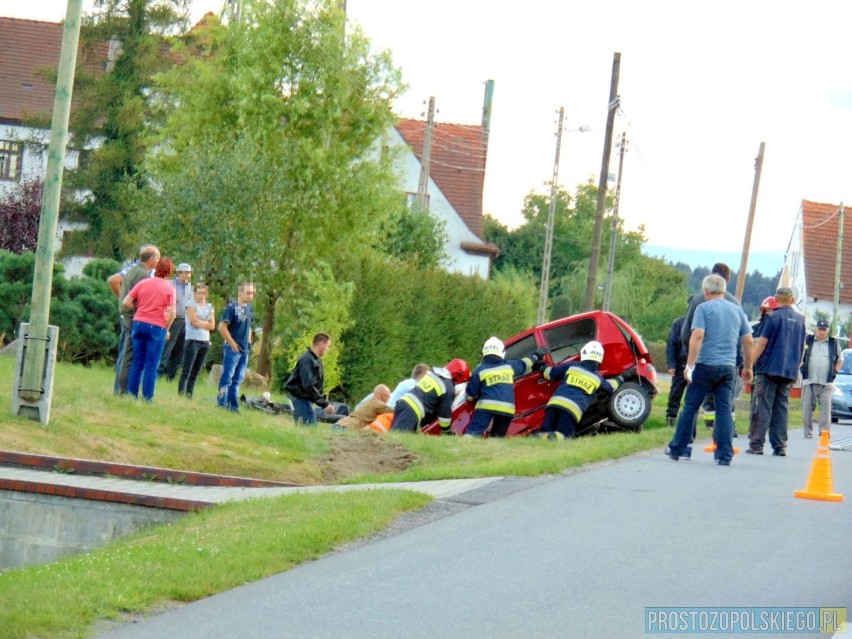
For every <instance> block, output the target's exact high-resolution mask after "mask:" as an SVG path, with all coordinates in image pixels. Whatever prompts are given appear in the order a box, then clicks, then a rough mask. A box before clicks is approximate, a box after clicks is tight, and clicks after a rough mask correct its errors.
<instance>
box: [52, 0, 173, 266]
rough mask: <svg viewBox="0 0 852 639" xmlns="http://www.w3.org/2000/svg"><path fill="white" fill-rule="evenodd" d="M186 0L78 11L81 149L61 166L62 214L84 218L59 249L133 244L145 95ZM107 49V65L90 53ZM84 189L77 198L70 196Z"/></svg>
mask: <svg viewBox="0 0 852 639" xmlns="http://www.w3.org/2000/svg"><path fill="white" fill-rule="evenodd" d="M189 4H190V0H97V1H96V3H95V7H96V12H95V13H93V14H91V15H88V16H86V17H85V19H84V21H83V24H82V28H81V33H80V41H81V45H82V47H83V55H81V56H80V59H79V62H78V67H77V72H76V75H77V81H76V82H75V98H76V102H77V104H79V107H78V108H77V109H75V111H74V113H73V114H72V118H71V122H70V129H71V131H72V132H73V138H72V141H71V145H72V146H73V147H74V148H76V149H80V150H84V149H85V150H86V151H85V152H84V153H83V155H82V156H81V157H82V158H84V160H83V161H82V162H81V164H80V166H79V167H78V168H77V169H76V170H74V171H69V172H67V174H66V176H67V177H66V185H65V186H66V188H65V192H66V198H65V201H64V203H63V215H65V216H66V217H68V218H70V219H77V220H80V221H85V222H87V223H88V228H87V229H86V230H84V231H78V232H76V233H74V234H71V237H69V238H68V241H67V242H66V243H65V244H64V245H63V250H64V252H65V253H74V252H84V253H93V254H96V255H101V256H105V257H112V258H115V259H118V260H121V259H123V257H124V256H125V255H126V254H127V251H128V250H130V249H131V248H132V247H133V246H135V235H136V231H137V229H136V228H135V219H136V217H137V215H138V214H139V204H140V202H141V201H142V199H141V198H140V191H145V190H146V189H148V188H149V182H148V180H147V179H146V176H145V175H144V172H143V170H142V165H143V162H144V159H145V156H146V153H147V151H148V142H147V139H146V136H147V135H148V127H149V124H150V122H151V118H152V114H151V110H150V99H149V96H150V95H151V89H152V80H153V77H154V75H155V74H156V73H159V72H161V71H164V70H165V69H167V68H168V67H169V66H171V64H172V59H171V58H170V57H169V56H168V55H165V53H166V49H167V46H166V38H167V37H169V36H170V35H174V34H175V33H177V32H178V31H182V30H184V29H185V27H186V24H187V15H188V14H187V11H188V7H189ZM107 48H108V49H109V52H110V53H109V55H110V56H111V59H110V61H109V62H108V64H107V71H106V72H101V73H97V74H93V73H92V72H91V71H90V70H89V69H91V65H92V61H93V60H95V59H97V60H99V61H102V57H103V56H104V50H105V49H107ZM81 191H83V192H87V196H86V197H84V198H79V197H76V195H71V194H77V193H79V192H81Z"/></svg>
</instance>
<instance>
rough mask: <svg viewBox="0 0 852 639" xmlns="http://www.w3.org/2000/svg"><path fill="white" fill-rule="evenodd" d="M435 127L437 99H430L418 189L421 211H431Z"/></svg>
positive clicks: (418, 204) (418, 201) (418, 202)
mask: <svg viewBox="0 0 852 639" xmlns="http://www.w3.org/2000/svg"><path fill="white" fill-rule="evenodd" d="M434 126H435V97H434V96H432V97H430V98H429V110H428V112H427V113H426V130H425V131H424V132H423V153H422V155H421V156H420V184H419V185H418V187H417V206H418V208H419V209H420V210H421V211H428V210H429V163H430V162H431V158H432V129H433V128H434Z"/></svg>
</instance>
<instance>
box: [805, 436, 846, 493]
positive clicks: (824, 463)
mask: <svg viewBox="0 0 852 639" xmlns="http://www.w3.org/2000/svg"><path fill="white" fill-rule="evenodd" d="M828 438H829V433H828V431H827V430H824V431H822V434H821V435H820V436H819V445H818V446H817V451H816V457H815V458H814V463H813V465H812V466H811V474H810V475H808V485H807V486H805V489H804V490H797V491H795V492H793V496H794V497H798V498H799V499H817V500H819V501H843V495H840V494H838V493H836V492H834V488H833V486H832V484H833V481H832V477H831V458H830V457H829V450H828Z"/></svg>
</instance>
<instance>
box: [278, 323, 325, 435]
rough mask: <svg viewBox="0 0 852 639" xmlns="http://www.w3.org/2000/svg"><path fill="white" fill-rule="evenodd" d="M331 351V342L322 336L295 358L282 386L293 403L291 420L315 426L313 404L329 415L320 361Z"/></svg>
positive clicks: (323, 334)
mask: <svg viewBox="0 0 852 639" xmlns="http://www.w3.org/2000/svg"><path fill="white" fill-rule="evenodd" d="M329 348H331V338H330V337H329V336H328V335H327V334H325V333H317V334H316V335H314V339H313V342H312V343H311V347H310V348H308V349H307V350H306V351H305V352H304V353H302V354H301V355H300V356H299V359H298V360H297V361H296V366H295V367H294V368H293V371H292V372H291V373H290V376H289V377H288V378H287V381H286V382H285V384H284V390H286V391H287V392H288V393H289V394H290V399H291V400H292V401H293V419H295V420H296V423H297V424H299V423H301V424H305V425H310V424H316V423H317V416H316V413H315V412H314V406H313V405H314V404H316V405H317V406H319V407H320V408H322V409H323V410H324V411H325V412H326V413H333V412H334V406H332V405H331V404H329V402H328V398H326V396H325V394H324V391H323V385H324V384H325V369H324V368H323V365H322V358H323V357H325V354H326V353H328V349H329Z"/></svg>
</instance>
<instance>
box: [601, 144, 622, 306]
mask: <svg viewBox="0 0 852 639" xmlns="http://www.w3.org/2000/svg"><path fill="white" fill-rule="evenodd" d="M626 151H627V134H626V133H622V134H621V145H620V146H619V150H618V180H617V181H616V183H615V204H614V205H613V207H612V216H611V217H610V223H611V225H612V226H611V228H610V230H609V259H608V260H607V267H606V285H605V286H604V301H603V310H605V311H608V310H609V303H610V300H611V298H612V277H613V275H614V274H615V248H616V240H617V239H618V204H619V202H620V201H621V174H622V172H623V171H624V153H625V152H626Z"/></svg>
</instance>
